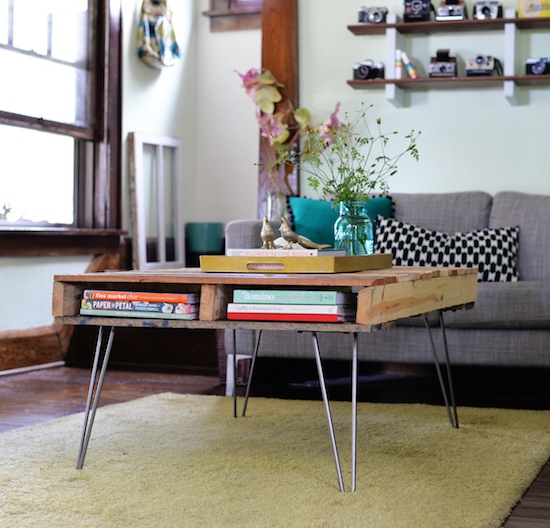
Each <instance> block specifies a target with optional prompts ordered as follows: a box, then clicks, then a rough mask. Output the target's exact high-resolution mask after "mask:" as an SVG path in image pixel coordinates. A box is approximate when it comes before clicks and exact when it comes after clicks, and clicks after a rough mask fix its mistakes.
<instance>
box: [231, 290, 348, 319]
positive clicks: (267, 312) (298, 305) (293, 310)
mask: <svg viewBox="0 0 550 528" xmlns="http://www.w3.org/2000/svg"><path fill="white" fill-rule="evenodd" d="M355 305H356V297H355V295H354V294H352V293H344V292H339V291H328V290H234V292H233V302H231V303H228V305H227V318H228V319H230V320H237V321H293V322H316V323H341V322H352V321H354V320H355V310H356V307H355Z"/></svg>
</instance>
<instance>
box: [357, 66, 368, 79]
mask: <svg viewBox="0 0 550 528" xmlns="http://www.w3.org/2000/svg"><path fill="white" fill-rule="evenodd" d="M357 75H358V77H359V78H360V79H368V78H369V75H370V68H369V67H368V66H365V65H364V64H363V65H361V66H359V68H358V70H357Z"/></svg>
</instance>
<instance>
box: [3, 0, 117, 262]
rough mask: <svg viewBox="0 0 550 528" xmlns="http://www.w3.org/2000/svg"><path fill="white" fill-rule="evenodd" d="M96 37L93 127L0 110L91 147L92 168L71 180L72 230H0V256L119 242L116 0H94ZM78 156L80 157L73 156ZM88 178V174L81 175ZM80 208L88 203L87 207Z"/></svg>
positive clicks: (109, 248)
mask: <svg viewBox="0 0 550 528" xmlns="http://www.w3.org/2000/svg"><path fill="white" fill-rule="evenodd" d="M96 16H97V26H96V38H97V42H100V43H101V46H100V49H99V50H98V53H97V54H96V61H95V63H94V65H93V67H94V69H95V71H96V84H95V88H94V94H93V97H95V115H94V122H95V123H96V126H95V127H93V128H91V127H84V128H80V127H76V126H73V125H62V124H58V123H51V122H48V121H45V120H41V119H36V118H32V117H28V116H19V115H15V114H12V113H10V112H4V111H0V124H3V125H12V126H22V127H25V128H30V129H34V130H40V131H48V132H58V133H63V134H66V135H70V136H72V137H74V138H75V139H82V140H85V141H87V142H88V143H87V146H84V141H83V142H81V146H82V148H88V149H93V158H94V160H95V167H94V168H93V169H92V170H90V169H89V168H88V169H87V168H85V167H82V168H81V170H79V175H78V178H77V185H78V197H77V203H78V205H77V207H76V212H77V219H76V225H77V226H78V227H76V228H70V227H68V228H58V227H29V228H26V227H21V226H4V225H2V226H0V256H4V257H5V256H51V255H82V254H99V253H111V252H113V251H118V250H119V249H120V243H121V242H120V241H121V236H120V235H121V231H120V226H121V219H122V212H121V135H122V119H121V116H122V91H121V82H120V81H121V50H122V34H121V21H122V7H121V0H99V1H98V5H97V12H96ZM77 157H78V158H81V157H82V156H78V155H77ZM87 174H88V175H87ZM85 204H88V205H87V206H86V205H85Z"/></svg>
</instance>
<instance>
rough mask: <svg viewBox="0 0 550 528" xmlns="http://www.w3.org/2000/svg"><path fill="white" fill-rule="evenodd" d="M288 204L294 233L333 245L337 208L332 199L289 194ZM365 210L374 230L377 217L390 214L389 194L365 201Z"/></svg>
mask: <svg viewBox="0 0 550 528" xmlns="http://www.w3.org/2000/svg"><path fill="white" fill-rule="evenodd" d="M288 204H289V208H290V211H291V214H292V225H293V228H294V231H296V233H298V234H299V235H302V236H305V237H307V238H309V239H310V240H313V241H314V242H317V243H318V244H330V245H331V246H334V223H335V222H336V220H337V219H338V216H339V214H338V209H335V208H334V207H333V202H332V201H326V200H314V199H313V198H300V197H298V196H290V197H289V198H288ZM367 211H368V213H369V216H370V218H371V220H372V221H373V224H374V228H375V232H376V219H377V217H378V216H379V215H380V216H382V217H384V218H388V217H390V216H391V215H392V200H391V198H390V197H389V196H377V197H374V198H371V199H370V200H369V201H368V202H367Z"/></svg>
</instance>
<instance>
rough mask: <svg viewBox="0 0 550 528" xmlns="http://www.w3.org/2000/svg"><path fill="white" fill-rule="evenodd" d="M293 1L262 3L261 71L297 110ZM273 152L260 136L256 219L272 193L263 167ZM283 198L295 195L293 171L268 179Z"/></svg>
mask: <svg viewBox="0 0 550 528" xmlns="http://www.w3.org/2000/svg"><path fill="white" fill-rule="evenodd" d="M297 3H298V2H297V0H265V1H264V4H263V7H262V68H264V69H266V70H270V71H271V72H272V73H273V75H275V77H276V78H277V79H278V80H279V81H280V82H281V83H282V84H284V86H285V88H284V91H285V95H286V97H287V98H288V99H289V100H290V101H291V103H292V105H293V106H294V108H298V101H299V93H298V88H299V86H298V84H299V82H298V81H299V78H298V5H297ZM273 157H274V148H273V146H272V145H270V144H269V140H268V139H267V138H265V137H262V136H261V135H260V152H259V170H258V218H262V217H263V216H264V215H265V214H266V209H267V207H266V202H267V193H268V192H269V191H275V190H276V189H275V188H274V185H273V183H272V181H271V179H270V174H269V169H268V167H267V166H266V163H269V161H271V160H273ZM272 176H273V178H274V179H275V180H276V182H277V183H276V185H277V186H278V187H279V188H280V189H283V190H284V191H285V193H287V194H292V195H297V194H298V193H299V187H300V185H299V179H298V173H297V171H296V170H295V171H293V172H292V173H290V174H288V175H285V174H284V172H280V173H276V174H273V175H272Z"/></svg>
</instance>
